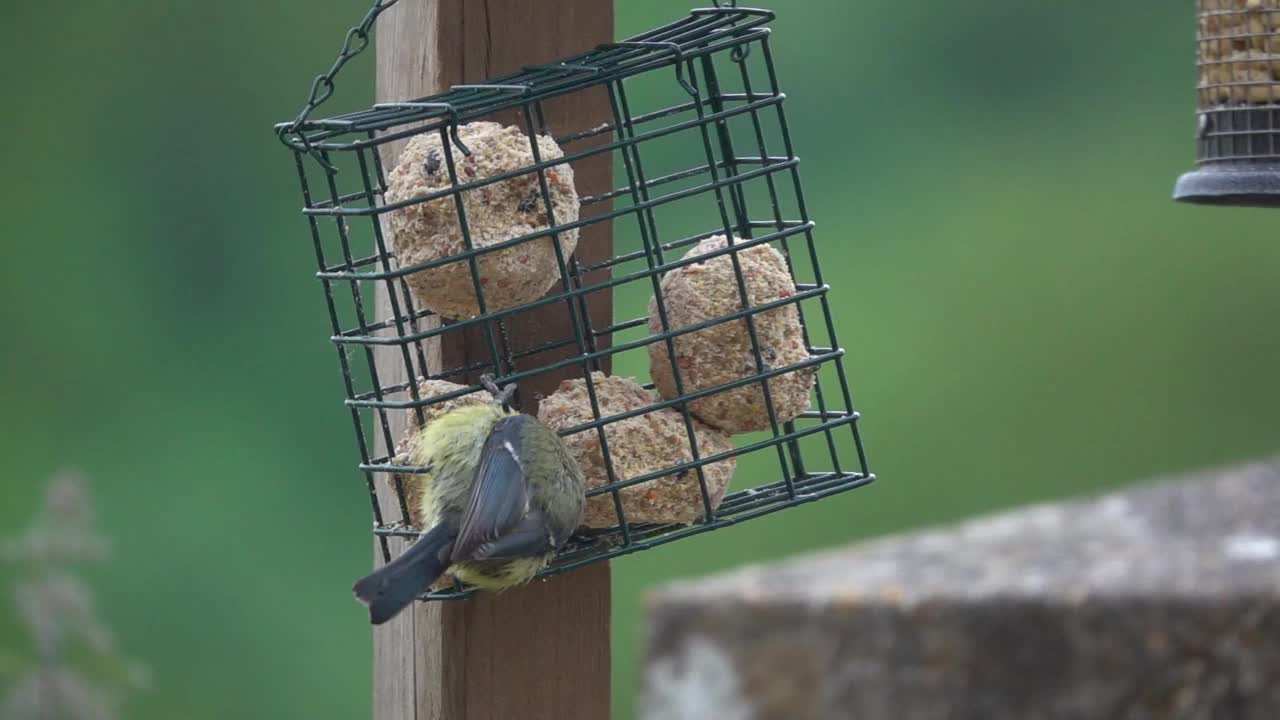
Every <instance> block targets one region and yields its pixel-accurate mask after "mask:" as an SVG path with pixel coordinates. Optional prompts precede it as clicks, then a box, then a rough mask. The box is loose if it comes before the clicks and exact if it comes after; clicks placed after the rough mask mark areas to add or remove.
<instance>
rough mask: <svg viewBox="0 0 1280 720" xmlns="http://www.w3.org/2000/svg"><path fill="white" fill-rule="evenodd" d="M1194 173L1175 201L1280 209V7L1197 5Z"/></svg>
mask: <svg viewBox="0 0 1280 720" xmlns="http://www.w3.org/2000/svg"><path fill="white" fill-rule="evenodd" d="M1196 6H1197V29H1196V48H1197V61H1198V62H1197V64H1198V66H1199V72H1200V82H1199V88H1198V92H1199V103H1198V107H1199V110H1198V113H1199V124H1198V134H1197V142H1198V145H1197V151H1198V163H1197V168H1196V170H1194V171H1192V172H1189V173H1186V174H1185V175H1183V176H1182V177H1180V178H1178V183H1177V185H1176V187H1175V188H1174V193H1173V196H1174V198H1175V199H1176V200H1181V201H1184V202H1191V203H1200V204H1205V205H1244V206H1253V207H1280V0H1197V3H1196Z"/></svg>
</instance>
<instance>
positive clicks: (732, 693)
mask: <svg viewBox="0 0 1280 720" xmlns="http://www.w3.org/2000/svg"><path fill="white" fill-rule="evenodd" d="M641 705H642V710H643V713H642V716H643V717H645V718H647V719H657V718H662V719H667V718H671V719H676V718H681V719H683V718H692V717H698V715H696V714H690V712H694V713H696V712H698V708H706V707H714V708H717V713H720V711H721V710H723V713H721V714H718V715H716V716H718V717H719V716H723V717H728V718H737V717H741V718H752V719H755V720H763V719H765V718H796V719H802V718H824V719H825V718H850V719H852V718H857V719H858V720H890V719H892V720H1000V719H1002V718H1010V719H1012V718H1018V719H1020V720H1036V719H1040V718H1044V719H1053V720H1059V719H1062V720H1066V719H1072V720H1074V719H1077V718H1079V719H1081V720H1084V719H1086V718H1087V719H1089V720H1095V719H1109V718H1118V719H1123V720H1144V719H1148V718H1151V719H1154V718H1179V719H1182V718H1186V719H1200V718H1203V719H1204V720H1219V719H1222V720H1226V719H1231V720H1263V719H1264V718H1266V719H1267V720H1271V719H1273V718H1280V460H1275V461H1270V462H1267V463H1257V464H1249V465H1241V466H1235V467H1231V468H1225V469H1220V470H1215V471H1207V472H1204V473H1202V474H1197V475H1193V476H1188V477H1184V478H1176V479H1170V480H1163V481H1158V482H1156V483H1152V484H1147V485H1142V486H1138V487H1135V488H1134V489H1131V490H1128V491H1126V492H1122V493H1118V494H1114V495H1107V496H1102V497H1098V498H1094V499H1089V500H1085V501H1079V502H1068V503H1058V504H1048V505H1038V506H1032V507H1028V508H1024V509H1019V510H1016V511H1012V512H1009V513H1005V514H1000V515H994V516H989V517H985V518H980V519H977V520H974V521H971V522H967V523H964V524H961V525H957V526H953V527H948V528H942V529H937V530H929V531H923V532H917V533H912V534H907V535H902V536H897V537H891V538H888V539H886V540H882V541H878V542H873V543H868V544H863V545H859V546H854V547H849V548H845V549H841V550H836V551H833V552H825V553H822V554H818V555H814V556H810V557H805V558H800V559H796V560H793V561H789V562H784V563H781V564H777V565H771V566H760V567H751V568H746V569H743V570H740V571H737V572H733V573H730V574H727V575H723V576H719V577H715V578H711V579H707V580H702V581H697V582H686V583H678V584H674V585H670V586H668V587H666V588H664V589H662V590H660V591H659V592H658V593H656V594H655V596H654V597H653V598H652V600H651V610H650V621H649V628H648V658H647V664H646V672H645V692H644V697H643V699H642V703H641Z"/></svg>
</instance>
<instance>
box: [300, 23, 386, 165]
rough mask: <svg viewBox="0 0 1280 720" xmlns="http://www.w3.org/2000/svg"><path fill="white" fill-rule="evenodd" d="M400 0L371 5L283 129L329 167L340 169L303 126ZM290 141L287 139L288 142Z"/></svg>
mask: <svg viewBox="0 0 1280 720" xmlns="http://www.w3.org/2000/svg"><path fill="white" fill-rule="evenodd" d="M397 2H399V0H373V7H371V8H369V12H367V13H365V16H364V19H363V20H361V21H360V24H359V25H357V26H355V27H353V28H351V29H350V30H348V31H347V37H346V39H345V40H344V41H343V43H342V50H341V51H340V52H339V53H338V59H337V60H334V61H333V65H332V66H331V67H330V68H329V70H328V72H325V73H324V74H322V75H317V76H316V79H315V80H314V81H312V83H311V94H310V95H309V96H308V97H307V102H306V104H305V105H303V106H302V110H301V111H299V112H298V117H296V118H294V121H293V122H292V123H290V124H289V125H287V126H284V127H282V128H281V129H280V133H279V136H280V139H281V140H282V141H283V140H284V136H285V135H287V134H292V135H294V136H295V137H297V138H298V140H299V141H300V142H301V143H302V145H303V148H304V149H305V150H306V151H307V152H309V153H311V154H312V156H314V157H315V158H316V160H317V161H319V162H320V164H321V165H323V166H324V167H325V169H326V170H328V171H330V172H337V168H335V167H333V166H332V165H330V164H329V163H327V162H325V161H324V159H323V158H321V157H320V156H319V155H318V154H317V153H315V152H314V151H313V150H312V148H311V142H310V141H309V140H308V139H307V136H306V134H305V133H302V132H299V128H301V127H302V125H303V124H304V123H306V122H307V118H309V117H311V113H312V112H313V111H315V109H316V108H317V107H320V106H321V105H323V104H324V102H325V101H326V100H328V99H329V98H330V97H332V96H333V91H334V84H333V79H334V78H335V77H337V75H338V71H340V70H342V66H343V65H346V64H347V61H348V60H350V59H351V58H353V57H355V56H357V55H359V54H360V53H362V52H364V51H365V48H367V47H369V32H370V31H371V30H373V23H374V21H376V20H377V19H378V16H379V15H381V14H382V13H383V11H385V10H387V8H390V7H391V6H392V5H395V4H396V3H397ZM286 144H287V143H286Z"/></svg>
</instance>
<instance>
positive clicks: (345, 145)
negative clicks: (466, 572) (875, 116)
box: [276, 0, 874, 599]
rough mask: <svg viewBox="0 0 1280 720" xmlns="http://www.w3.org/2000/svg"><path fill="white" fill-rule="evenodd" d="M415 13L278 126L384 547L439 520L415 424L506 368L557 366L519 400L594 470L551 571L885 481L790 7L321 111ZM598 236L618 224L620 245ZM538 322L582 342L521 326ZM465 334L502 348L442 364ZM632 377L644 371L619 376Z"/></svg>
mask: <svg viewBox="0 0 1280 720" xmlns="http://www.w3.org/2000/svg"><path fill="white" fill-rule="evenodd" d="M393 2H394V0H391V2H387V1H386V0H383V1H382V2H379V3H377V4H375V6H374V7H373V9H372V10H371V11H370V13H369V14H368V15H367V16H366V18H365V21H364V22H363V23H362V24H361V25H360V26H358V27H356V28H354V29H353V30H352V31H351V32H350V33H349V34H348V36H347V42H346V45H345V46H344V49H343V52H342V54H341V56H340V57H339V59H338V62H337V63H335V64H334V67H333V68H332V69H331V70H330V72H329V73H327V74H326V75H322V76H321V77H320V78H318V79H317V80H316V82H315V83H314V84H313V86H312V93H311V97H310V100H309V102H308V103H307V105H306V107H305V108H304V110H303V111H302V113H300V115H299V116H298V117H297V118H295V119H294V120H291V121H289V122H286V123H281V124H279V125H277V126H276V131H277V133H278V135H279V137H280V139H281V140H282V141H283V142H284V144H285V145H286V146H288V148H289V149H290V151H291V153H292V158H293V163H294V166H295V167H296V169H297V173H298V178H299V180H300V181H301V189H302V200H303V207H302V214H303V216H304V217H305V219H306V222H307V223H308V225H309V227H310V231H311V235H312V239H313V241H314V248H315V257H316V260H317V262H318V265H319V272H318V273H317V277H318V279H319V281H320V284H321V285H322V287H323V290H324V298H325V303H326V307H327V311H328V314H329V317H330V319H331V322H332V338H331V339H332V341H333V343H334V344H335V345H336V347H337V350H338V353H337V354H338V358H339V361H340V364H341V369H342V377H343V380H344V383H345V391H346V400H345V403H346V406H347V408H349V411H350V414H351V417H352V420H353V425H354V428H355V435H356V440H357V444H358V447H359V452H360V463H359V468H360V470H361V471H363V473H364V474H365V477H366V481H367V483H368V488H369V494H370V498H371V499H372V508H373V519H374V533H375V535H377V536H379V537H381V539H382V552H383V555H384V558H389V556H390V555H389V553H390V550H389V548H388V545H387V538H388V537H391V536H405V537H411V536H414V535H416V534H417V533H418V531H419V529H420V528H419V527H418V525H419V524H418V523H417V522H416V519H415V510H414V508H415V503H416V498H417V494H418V491H417V489H416V488H415V479H416V478H417V477H418V476H420V475H421V473H422V472H423V468H421V467H415V466H413V465H412V464H411V463H410V462H409V461H408V459H407V458H408V455H407V454H405V453H402V452H399V451H398V450H400V449H403V446H404V442H405V437H404V433H403V432H397V431H396V430H394V428H395V427H396V426H397V425H401V426H404V427H407V428H418V427H421V426H422V425H424V424H425V423H429V422H431V421H432V417H433V416H434V414H436V413H438V412H439V411H440V410H441V409H442V408H446V407H450V406H451V404H456V403H464V402H470V401H472V399H473V397H474V398H478V397H481V395H483V392H484V391H483V390H482V389H481V387H480V384H479V378H480V376H481V375H482V374H485V373H489V374H492V375H494V376H495V377H496V380H497V382H498V383H499V384H506V383H516V384H517V385H518V386H520V387H528V386H529V385H530V384H532V385H535V386H536V385H537V379H538V378H539V377H542V376H544V375H545V376H546V377H548V378H552V377H553V378H555V380H556V381H559V385H558V389H555V390H554V392H551V393H549V394H548V396H547V397H543V398H537V397H532V393H530V392H528V391H525V392H522V393H521V394H520V395H518V396H517V403H516V404H517V405H518V406H519V407H521V408H522V409H524V410H525V411H527V412H536V413H537V414H538V415H539V416H540V417H541V418H542V419H543V420H544V422H547V423H548V425H550V426H552V427H553V428H555V429H556V430H557V431H558V432H559V433H560V434H561V435H562V436H564V437H565V439H566V443H567V444H568V445H569V447H570V449H571V451H572V452H574V453H575V455H576V457H577V459H578V462H579V464H580V465H581V466H582V467H583V469H584V472H585V474H586V476H587V479H588V484H589V485H590V490H589V492H588V509H587V517H586V521H585V525H584V527H582V528H581V529H580V530H579V532H578V533H577V534H576V535H575V537H574V538H573V539H572V540H571V541H570V542H569V544H568V545H567V546H565V548H564V549H563V550H562V551H561V553H560V555H559V557H558V559H557V561H556V562H555V563H554V564H553V565H552V566H551V567H550V568H548V569H547V570H546V571H544V572H545V573H556V572H562V571H564V570H567V569H570V568H573V567H577V566H580V565H583V564H586V563H590V562H593V561H597V560H602V559H606V558H610V557H615V556H618V555H623V554H626V553H631V552H635V551H639V550H644V549H647V548H651V547H654V546H656V545H660V544H663V543H666V542H670V541H673V540H677V539H680V538H684V537H688V536H690V535H694V534H697V533H701V532H705V531H708V530H714V529H717V528H722V527H726V526H729V525H732V524H735V523H738V522H741V521H744V520H748V519H751V518H755V517H759V516H762V515H765V514H767V513H771V512H774V511H777V510H781V509H784V508H788V507H791V506H794V505H798V504H801V503H805V502H809V501H814V500H818V499H821V498H825V497H828V496H831V495H834V494H836V493H840V492H843V491H846V490H850V489H853V488H857V487H860V486H862V485H865V484H867V483H869V482H871V481H872V480H873V479H874V476H873V475H872V473H871V472H870V471H869V469H868V467H867V461H866V456H865V454H864V452H863V446H862V440H861V437H860V435H859V428H858V413H857V412H856V411H855V410H854V407H853V401H852V397H851V393H850V388H849V382H848V380H847V377H846V371H845V362H846V355H845V351H844V350H843V349H842V348H841V346H840V345H839V343H838V342H837V340H836V325H835V321H834V319H833V317H832V312H831V301H830V299H829V295H830V288H829V286H828V285H827V283H826V281H825V279H824V274H823V271H822V268H821V265H820V263H819V261H818V255H819V253H818V251H819V245H818V243H817V240H816V237H815V229H814V222H813V220H812V219H811V218H810V216H809V213H808V210H807V208H806V205H805V201H804V195H803V193H802V190H801V184H800V173H799V164H800V161H799V158H798V157H797V155H796V149H795V147H794V144H793V136H792V133H791V132H790V130H789V128H788V125H787V119H786V116H785V114H784V112H783V104H784V102H783V101H784V99H785V95H784V94H783V92H782V90H781V87H780V85H779V81H778V76H777V73H776V71H775V67H774V57H773V51H772V49H771V48H770V30H769V28H768V27H767V24H768V23H769V22H770V21H771V20H772V19H773V14H772V13H770V12H768V11H765V10H758V9H749V8H738V7H736V6H727V5H728V4H722V5H726V6H723V7H722V6H717V7H712V8H704V9H698V10H693V11H691V13H690V14H689V16H688V17H686V18H684V19H682V20H679V21H677V22H673V23H671V24H669V25H666V26H664V27H660V28H657V29H655V30H652V31H650V32H647V33H644V34H642V35H638V36H636V37H634V38H631V39H629V40H627V41H624V42H616V43H609V44H605V45H601V46H599V47H596V48H594V49H593V50H591V51H590V52H587V53H584V54H581V55H578V56H575V57H570V58H566V59H564V60H562V61H560V62H556V63H551V64H545V65H538V66H528V67H525V68H523V69H522V70H521V71H520V72H517V73H515V74H511V75H508V76H506V77H500V78H494V79H491V80H488V81H487V82H485V83H483V84H471V85H456V86H453V87H451V88H450V89H449V90H448V91H447V92H443V93H440V94H438V95H433V96H431V97H424V98H416V99H414V98H406V99H404V100H403V101H400V102H394V103H385V104H378V105H375V106H373V107H371V108H369V109H367V110H363V111H360V112H353V113H348V114H343V115H338V116H336V117H329V118H324V119H317V118H313V117H312V115H313V114H314V112H313V111H314V110H315V109H316V107H317V106H318V105H320V104H321V103H322V102H324V100H326V99H327V98H328V97H329V96H330V95H331V94H332V93H333V91H334V83H333V76H334V74H335V73H336V72H337V70H338V69H339V68H340V67H341V66H342V65H343V64H344V63H345V62H346V61H347V60H348V59H350V58H351V57H353V56H354V55H356V54H358V53H359V52H360V51H361V50H363V49H364V47H365V46H366V45H368V43H369V38H370V32H371V30H372V27H373V24H374V20H375V19H376V18H377V16H378V15H379V13H381V12H382V11H383V10H385V9H386V8H387V7H389V6H390V5H391V4H393ZM579 93H596V94H597V95H596V97H598V98H604V97H607V100H608V104H607V107H608V109H609V111H608V112H609V116H608V118H607V119H605V121H604V122H601V123H599V124H598V125H597V126H595V127H591V128H588V129H578V130H576V131H572V132H570V131H566V130H565V129H564V128H558V127H556V126H555V124H554V123H549V122H548V119H547V118H548V117H549V115H550V113H549V112H548V111H547V110H546V108H547V107H548V106H552V107H554V106H555V104H556V103H561V102H564V101H565V99H566V98H572V97H574V96H575V95H576V94H579ZM601 157H607V158H610V159H611V160H612V165H613V168H614V171H615V179H614V181H613V182H611V183H608V184H607V187H603V186H602V187H601V188H600V189H598V190H592V189H590V188H587V187H586V186H585V185H584V184H583V182H582V178H584V177H585V175H584V172H585V171H584V168H583V166H584V165H586V164H588V163H591V162H592V161H593V160H594V159H597V158H601ZM575 178H577V179H576V180H575ZM588 190H590V191H588ZM597 227H608V228H611V229H612V231H613V235H614V238H615V239H614V249H612V250H610V251H609V252H607V253H605V254H603V256H602V255H601V253H598V252H592V250H593V248H592V246H591V243H592V242H594V238H593V234H592V230H593V228H597ZM375 290H378V291H379V293H380V294H381V296H382V297H383V298H384V300H385V302H384V303H383V306H382V307H378V306H376V305H375V302H374V296H375ZM608 298H611V300H612V306H611V308H610V306H609V305H608V304H607V303H608V302H609V299H608ZM533 313H537V314H538V317H539V318H544V319H545V318H546V317H547V313H554V314H555V318H556V319H557V320H556V322H552V323H546V322H544V321H539V322H542V325H543V326H553V327H558V328H562V330H561V331H556V332H555V333H554V336H548V333H549V332H551V331H546V332H542V333H541V334H540V336H539V339H538V340H537V341H536V342H533V341H528V340H525V341H522V340H521V337H523V336H527V335H528V333H522V332H521V330H522V329H524V328H526V327H527V325H528V324H529V322H531V320H530V318H531V317H533ZM464 343H465V344H467V346H468V347H472V348H475V347H480V348H483V352H473V353H470V354H469V355H467V356H466V357H462V356H461V355H462V354H460V353H450V352H443V353H442V352H441V348H442V347H443V348H445V349H446V350H447V349H448V348H450V347H453V346H457V345H460V344H464ZM376 358H381V360H379V361H378V362H375V359H376ZM388 358H389V359H390V360H391V361H392V362H393V365H394V368H395V370H396V372H394V373H390V372H387V370H386V368H387V365H386V363H387V361H388ZM441 358H445V359H444V360H441ZM450 358H453V360H450ZM620 367H625V368H626V369H627V370H629V371H630V372H617V373H616V374H610V373H611V372H613V371H617V370H618V369H619V368H620ZM566 373H569V377H568V379H565V376H566ZM630 376H635V377H636V378H638V379H633V378H632V377H630ZM552 387H557V386H555V385H554V384H553V385H552ZM473 393H476V395H474V396H473ZM535 405H536V406H537V409H536V410H535ZM748 457H751V458H754V460H753V461H752V462H750V463H745V462H740V461H741V460H744V459H745V458H748ZM388 488H390V489H393V491H394V492H389V491H388ZM468 592H470V590H469V589H468V588H467V587H465V586H462V585H459V584H453V585H443V586H439V587H437V588H436V589H435V590H434V591H433V592H431V593H429V594H428V595H426V596H424V597H425V599H446V598H456V597H461V596H464V595H466V594H467V593H468Z"/></svg>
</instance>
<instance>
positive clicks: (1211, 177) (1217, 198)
mask: <svg viewBox="0 0 1280 720" xmlns="http://www.w3.org/2000/svg"><path fill="white" fill-rule="evenodd" d="M1173 199H1174V200H1177V201H1179V202H1185V203H1193V204H1196V205H1223V206H1233V207H1266V208H1274V207H1280V161H1274V162H1262V163H1260V162H1242V163H1231V164H1228V165H1210V166H1206V167H1202V168H1200V169H1198V170H1193V171H1191V172H1188V173H1184V174H1183V175H1182V177H1179V178H1178V182H1177V184H1176V185H1175V186H1174V189H1173Z"/></svg>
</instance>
